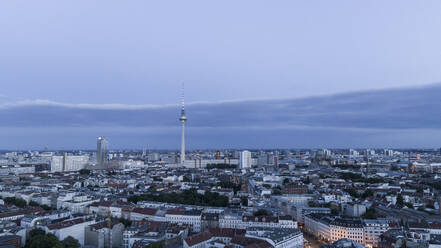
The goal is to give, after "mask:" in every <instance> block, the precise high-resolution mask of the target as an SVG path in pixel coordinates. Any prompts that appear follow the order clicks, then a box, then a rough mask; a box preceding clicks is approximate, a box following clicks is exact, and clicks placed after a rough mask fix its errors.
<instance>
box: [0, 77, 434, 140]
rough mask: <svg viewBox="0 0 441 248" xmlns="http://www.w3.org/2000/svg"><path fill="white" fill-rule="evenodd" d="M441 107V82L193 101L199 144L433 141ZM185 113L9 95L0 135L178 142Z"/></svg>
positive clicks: (191, 120) (192, 124) (192, 122)
mask: <svg viewBox="0 0 441 248" xmlns="http://www.w3.org/2000/svg"><path fill="white" fill-rule="evenodd" d="M440 106H441V85H439V84H437V85H430V86H427V87H419V88H405V89H388V90H376V91H362V92H350V93H345V94H335V95H328V96H317V97H308V98H299V99H251V100H234V101H223V102H212V103H207V102H197V103H190V104H188V105H187V106H186V111H187V116H188V122H187V124H188V129H187V130H188V132H187V134H188V136H189V147H194V148H204V147H205V148H206V147H219V146H221V147H290V146H300V147H310V146H333V147H335V146H338V147H344V146H345V145H346V146H354V145H355V146H363V145H365V146H370V145H374V146H382V144H384V146H400V147H402V146H405V147H414V146H415V145H417V146H432V145H437V142H438V140H439V139H438V138H441V137H440V136H441V135H437V134H438V133H441V132H440V131H441V130H440V129H441V108H440ZM179 113H180V110H179V105H177V104H176V105H125V104H68V103H58V102H52V101H47V100H32V101H18V102H9V103H4V104H0V116H1V118H0V129H1V130H2V132H0V139H2V140H7V142H6V141H0V145H3V146H9V145H10V144H11V141H12V142H15V143H17V144H16V145H17V146H20V142H25V141H26V142H28V143H26V144H31V143H32V142H35V145H33V146H32V147H34V146H36V145H37V144H38V143H39V142H42V143H48V144H56V146H57V147H60V146H61V147H64V146H66V145H67V146H68V145H74V146H75V145H79V146H83V145H85V144H93V141H92V142H91V140H93V139H94V137H95V136H98V135H103V134H106V135H108V136H112V137H113V140H114V141H116V144H119V146H121V147H133V146H135V147H139V146H142V145H143V144H145V143H149V144H154V146H156V147H157V148H160V147H163V148H171V147H175V148H176V147H177V146H178V144H179V142H178V139H179V122H178V117H179ZM6 130H8V131H6ZM69 137H70V138H69ZM81 139H88V140H87V143H84V142H82V141H81ZM29 140H32V142H31V143H29ZM63 144H64V146H63Z"/></svg>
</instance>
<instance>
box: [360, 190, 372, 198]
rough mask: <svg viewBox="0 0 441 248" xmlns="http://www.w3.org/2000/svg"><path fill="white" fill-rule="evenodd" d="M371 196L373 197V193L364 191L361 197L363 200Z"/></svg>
mask: <svg viewBox="0 0 441 248" xmlns="http://www.w3.org/2000/svg"><path fill="white" fill-rule="evenodd" d="M371 196H374V192H373V191H372V190H371V189H367V190H365V191H364V192H363V195H362V197H363V198H368V197H371Z"/></svg>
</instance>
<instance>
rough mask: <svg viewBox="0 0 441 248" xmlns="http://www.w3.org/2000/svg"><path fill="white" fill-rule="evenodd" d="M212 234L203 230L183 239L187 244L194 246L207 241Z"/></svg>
mask: <svg viewBox="0 0 441 248" xmlns="http://www.w3.org/2000/svg"><path fill="white" fill-rule="evenodd" d="M212 237H213V235H212V234H211V233H209V232H203V233H199V234H196V235H193V236H191V237H188V238H186V239H185V240H184V241H185V243H187V245H188V246H194V245H196V244H199V243H202V242H204V241H207V240H209V239H211V238H212Z"/></svg>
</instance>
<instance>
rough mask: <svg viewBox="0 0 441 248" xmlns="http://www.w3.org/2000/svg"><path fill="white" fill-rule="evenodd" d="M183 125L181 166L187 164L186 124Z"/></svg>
mask: <svg viewBox="0 0 441 248" xmlns="http://www.w3.org/2000/svg"><path fill="white" fill-rule="evenodd" d="M181 123H182V128H181V164H184V162H185V122H181Z"/></svg>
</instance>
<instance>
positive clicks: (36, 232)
mask: <svg viewBox="0 0 441 248" xmlns="http://www.w3.org/2000/svg"><path fill="white" fill-rule="evenodd" d="M45 234H46V232H45V231H44V230H43V229H40V228H35V229H32V230H31V231H29V238H30V239H31V238H33V237H35V236H38V235H45Z"/></svg>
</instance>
